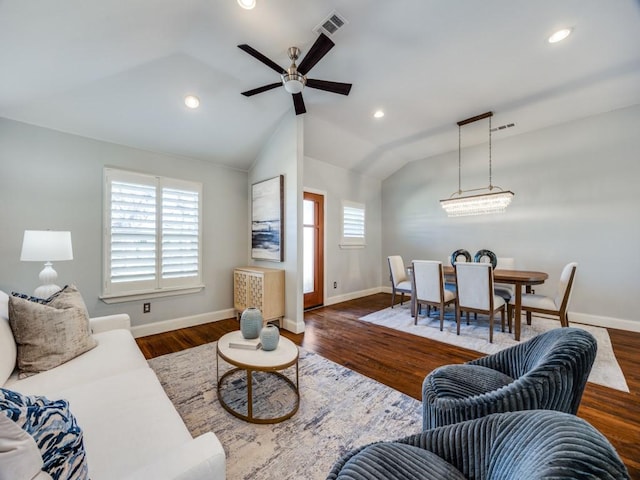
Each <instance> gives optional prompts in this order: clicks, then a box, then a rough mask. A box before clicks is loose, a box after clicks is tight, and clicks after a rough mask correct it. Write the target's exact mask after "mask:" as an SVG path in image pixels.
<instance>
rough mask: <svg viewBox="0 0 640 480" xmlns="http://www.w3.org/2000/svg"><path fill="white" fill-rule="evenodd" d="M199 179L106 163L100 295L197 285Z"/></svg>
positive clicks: (132, 293)
mask: <svg viewBox="0 0 640 480" xmlns="http://www.w3.org/2000/svg"><path fill="white" fill-rule="evenodd" d="M201 196H202V185H201V184H199V183H196V182H186V181H182V180H174V179H168V178H163V177H156V176H152V175H144V174H139V173H133V172H126V171H122V170H115V169H105V259H104V264H105V268H104V271H105V279H104V292H103V293H104V296H106V297H110V296H122V295H135V294H145V293H153V292H158V291H162V290H171V289H176V288H186V287H190V286H196V285H199V284H200V282H201V274H200V272H201V268H200V258H201V255H200V244H201V242H200V235H201V233H200V231H201V228H200V222H201V218H200V217H201V215H200V198H201Z"/></svg>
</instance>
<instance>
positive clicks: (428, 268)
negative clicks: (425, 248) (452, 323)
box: [411, 260, 456, 331]
mask: <svg viewBox="0 0 640 480" xmlns="http://www.w3.org/2000/svg"><path fill="white" fill-rule="evenodd" d="M412 270H413V275H412V277H411V281H412V282H413V291H414V292H415V295H416V299H415V311H414V318H415V320H414V324H416V325H417V324H418V313H419V312H420V305H427V315H428V314H429V307H435V308H437V309H438V310H439V311H440V331H442V328H443V326H444V309H445V307H446V306H447V305H450V304H452V303H453V302H455V301H456V294H455V293H454V292H452V291H450V290H446V289H445V288H444V271H443V269H442V262H436V261H430V260H414V261H413V262H412Z"/></svg>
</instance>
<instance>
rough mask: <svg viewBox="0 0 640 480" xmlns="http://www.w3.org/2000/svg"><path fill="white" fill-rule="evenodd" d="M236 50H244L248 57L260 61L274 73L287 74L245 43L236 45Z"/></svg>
mask: <svg viewBox="0 0 640 480" xmlns="http://www.w3.org/2000/svg"><path fill="white" fill-rule="evenodd" d="M238 48H239V49H240V50H244V51H245V52H247V53H248V54H249V55H251V56H252V57H253V58H255V59H257V60H260V61H261V62H262V63H264V64H265V65H266V66H267V67H269V68H272V69H273V70H275V71H276V72H278V73H280V74H283V73H287V72H286V71H285V69H284V68H282V67H281V66H280V65H278V64H277V63H276V62H274V61H273V60H271V59H269V58H267V57H265V56H264V55H263V54H261V53H260V52H259V51H257V50H256V49H255V48H251V47H250V46H249V45H247V44H246V43H243V44H242V45H238Z"/></svg>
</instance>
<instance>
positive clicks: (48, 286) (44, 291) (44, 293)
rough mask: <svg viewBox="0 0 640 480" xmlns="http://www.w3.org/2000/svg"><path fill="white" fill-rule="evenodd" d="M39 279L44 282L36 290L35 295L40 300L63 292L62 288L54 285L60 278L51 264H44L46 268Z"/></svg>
mask: <svg viewBox="0 0 640 480" xmlns="http://www.w3.org/2000/svg"><path fill="white" fill-rule="evenodd" d="M38 278H39V279H40V281H41V282H42V285H40V286H39V287H38V288H36V289H35V291H34V292H33V295H34V296H35V297H38V298H49V297H50V296H51V295H53V294H54V293H56V292H58V291H60V290H61V288H60V287H59V286H58V285H56V284H54V283H53V282H55V281H56V279H57V278H58V274H57V272H56V271H55V270H54V269H53V267H52V266H51V262H47V263H45V264H44V268H43V269H42V271H41V272H40V275H38Z"/></svg>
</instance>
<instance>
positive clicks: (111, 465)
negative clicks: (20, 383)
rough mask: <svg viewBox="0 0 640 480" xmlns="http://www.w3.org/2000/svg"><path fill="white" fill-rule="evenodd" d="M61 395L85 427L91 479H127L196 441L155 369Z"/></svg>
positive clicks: (71, 390)
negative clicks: (140, 469)
mask: <svg viewBox="0 0 640 480" xmlns="http://www.w3.org/2000/svg"><path fill="white" fill-rule="evenodd" d="M195 394H197V392H194V395H195ZM58 395H60V396H62V397H64V398H66V399H68V400H69V402H70V403H71V405H73V412H74V415H75V416H76V418H77V419H78V422H79V423H80V425H82V428H83V430H84V442H85V447H86V449H87V456H88V458H89V475H90V476H91V479H92V480H113V479H120V478H125V477H126V476H127V475H128V474H129V473H130V472H132V471H134V470H136V469H138V468H141V467H143V466H144V465H148V464H150V463H153V462H155V461H157V460H159V459H161V458H163V457H164V456H166V455H169V454H171V452H173V451H175V450H176V449H177V448H179V447H180V446H181V445H184V444H186V443H188V442H192V441H193V439H192V437H191V434H190V433H189V431H188V430H187V427H186V426H185V424H184V422H183V421H182V419H181V418H180V415H179V414H178V412H177V411H176V409H175V407H174V406H173V404H172V403H171V401H170V400H169V398H168V397H167V395H166V393H165V391H164V390H163V388H162V386H161V385H160V382H159V381H158V378H157V377H156V375H155V373H154V372H153V370H151V368H140V369H136V370H133V371H130V372H125V373H121V374H118V375H112V376H110V377H106V378H97V379H96V380H95V381H93V382H86V383H85V384H83V385H77V386H75V387H72V388H69V389H66V390H62V391H60V392H59V393H58ZM211 401H212V408H213V401H214V400H213V399H211ZM114 458H117V461H114ZM185 478H186V477H185Z"/></svg>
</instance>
